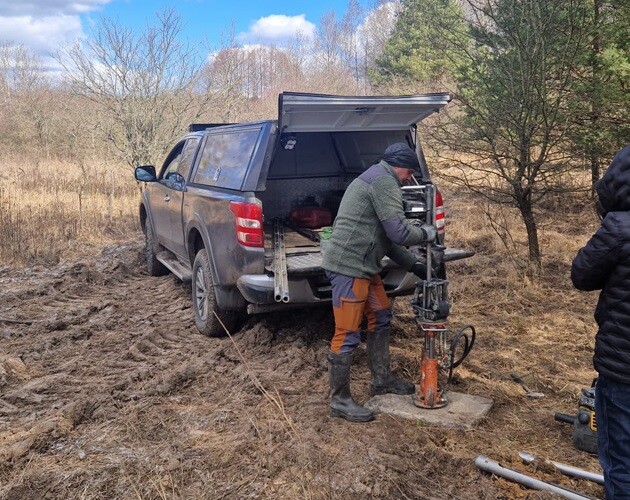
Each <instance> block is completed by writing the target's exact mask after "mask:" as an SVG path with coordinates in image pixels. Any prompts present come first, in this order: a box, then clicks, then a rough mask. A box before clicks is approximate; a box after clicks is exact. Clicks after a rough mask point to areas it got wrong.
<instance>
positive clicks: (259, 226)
mask: <svg viewBox="0 0 630 500" xmlns="http://www.w3.org/2000/svg"><path fill="white" fill-rule="evenodd" d="M230 211H231V212H232V213H233V214H234V219H235V222H236V239H237V240H238V242H239V243H240V244H241V245H243V246H246V247H257V248H263V247H264V246H265V235H264V232H263V214H262V206H261V205H260V203H242V202H237V201H231V202H230Z"/></svg>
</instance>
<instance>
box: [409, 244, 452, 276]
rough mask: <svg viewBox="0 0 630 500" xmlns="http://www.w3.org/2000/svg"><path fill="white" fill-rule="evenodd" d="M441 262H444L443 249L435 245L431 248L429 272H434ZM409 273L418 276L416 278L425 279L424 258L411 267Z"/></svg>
mask: <svg viewBox="0 0 630 500" xmlns="http://www.w3.org/2000/svg"><path fill="white" fill-rule="evenodd" d="M443 262H444V247H443V246H441V245H436V246H434V247H432V248H431V270H432V271H433V272H436V271H437V270H438V269H439V267H440V266H441V265H442V263H443ZM410 272H411V273H413V274H415V275H416V276H418V278H426V276H427V264H426V262H425V261H424V258H423V260H418V261H416V263H415V264H414V265H413V266H412V267H411V270H410Z"/></svg>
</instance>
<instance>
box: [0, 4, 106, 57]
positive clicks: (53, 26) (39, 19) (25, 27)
mask: <svg viewBox="0 0 630 500" xmlns="http://www.w3.org/2000/svg"><path fill="white" fill-rule="evenodd" d="M110 1H111V0H0V43H14V44H21V45H24V46H25V47H27V48H29V49H31V50H33V51H34V52H36V53H37V54H39V55H40V56H41V57H42V58H43V59H45V60H46V62H47V64H54V63H53V62H52V60H51V58H50V54H54V53H55V52H56V51H57V50H58V49H59V48H60V47H61V46H62V45H64V44H67V43H71V42H73V41H75V40H76V39H78V38H81V37H83V29H82V25H81V17H80V15H81V14H85V13H87V12H91V11H94V10H97V9H99V8H100V7H101V6H103V5H105V4H106V3H109V2H110Z"/></svg>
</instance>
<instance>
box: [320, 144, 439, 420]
mask: <svg viewBox="0 0 630 500" xmlns="http://www.w3.org/2000/svg"><path fill="white" fill-rule="evenodd" d="M417 170H420V164H419V162H418V157H417V155H416V153H415V152H414V151H413V150H412V149H411V148H410V147H409V146H408V145H407V144H405V143H402V142H399V143H395V144H392V145H391V146H389V147H388V148H387V149H386V150H385V153H384V154H383V156H382V159H381V161H380V162H379V163H377V164H376V165H372V166H371V167H370V168H369V169H367V170H366V171H365V172H363V173H362V174H361V175H360V176H359V177H357V178H356V179H355V180H354V181H352V183H351V184H350V185H349V186H348V189H347V190H346V192H345V194H344V196H343V199H342V200H341V205H340V207H339V212H338V214H337V217H336V219H335V223H334V226H333V231H332V236H331V238H330V240H329V242H328V246H327V248H326V252H325V253H324V258H323V262H322V267H323V268H324V269H325V270H326V275H327V276H328V279H329V280H330V282H331V284H332V294H333V312H334V316H335V333H334V336H333V339H332V342H331V345H330V353H329V354H328V375H329V379H330V392H331V401H330V408H331V414H332V415H333V416H336V417H341V418H344V419H346V420H349V421H352V422H367V421H369V420H372V419H373V418H374V415H373V413H372V412H371V411H370V410H368V409H367V408H364V407H363V406H361V405H359V404H357V403H356V402H355V401H354V399H353V398H352V394H351V393H350V365H351V364H352V353H353V351H354V349H355V348H356V346H357V345H358V344H359V342H360V340H361V331H360V328H361V326H360V325H361V321H362V318H363V315H365V316H366V318H367V330H368V332H367V337H366V342H367V352H368V364H369V367H370V371H371V373H372V381H371V385H370V388H371V392H372V394H373V395H374V394H385V393H393V394H413V393H414V391H415V387H414V384H413V383H411V382H408V381H405V380H401V379H399V378H397V377H395V376H394V375H393V374H392V372H391V371H390V360H389V342H390V333H391V327H390V322H391V319H392V307H391V303H390V301H389V298H388V297H387V295H386V294H385V289H384V287H383V282H382V280H381V277H380V276H379V272H380V271H381V260H382V259H383V257H384V256H385V255H387V256H388V257H389V258H390V259H392V260H393V261H394V262H396V263H397V264H398V265H400V266H401V267H402V268H404V269H406V270H407V271H409V272H413V273H414V274H416V275H417V276H419V277H424V276H426V267H425V265H424V264H423V263H422V262H419V261H418V259H417V258H416V256H414V255H413V254H412V253H411V252H410V251H409V250H407V249H406V248H405V247H406V246H410V245H418V244H420V243H424V242H431V241H434V240H435V237H436V231H435V228H434V227H433V226H432V225H430V224H424V225H422V226H415V225H412V224H410V222H409V221H408V220H407V219H406V218H405V212H404V209H403V199H402V191H401V189H400V188H401V186H402V185H403V183H405V182H406V181H409V180H411V178H412V176H413V173H414V171H417Z"/></svg>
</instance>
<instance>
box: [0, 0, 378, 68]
mask: <svg viewBox="0 0 630 500" xmlns="http://www.w3.org/2000/svg"><path fill="white" fill-rule="evenodd" d="M359 3H360V4H361V5H362V7H363V8H364V9H366V10H367V9H370V8H373V7H374V6H375V4H376V3H377V2H376V0H359ZM166 7H174V8H175V10H176V12H177V13H179V15H180V16H181V18H182V21H183V23H184V26H185V31H184V33H183V35H184V37H185V38H187V39H188V40H189V41H192V42H195V41H199V42H208V43H209V44H210V47H214V48H219V47H220V45H221V43H222V36H223V40H225V38H226V37H228V36H229V33H230V31H231V29H232V28H231V27H233V31H234V35H236V37H237V40H238V41H239V42H240V43H243V44H247V43H273V42H274V41H279V40H281V39H282V38H287V37H291V36H292V35H294V34H295V33H296V32H297V31H300V32H302V33H305V32H306V34H308V32H312V31H313V30H314V29H315V27H316V26H317V25H318V24H319V21H320V19H321V17H322V16H323V15H325V14H326V13H327V12H329V11H335V12H336V13H337V16H338V17H339V18H340V17H341V16H342V15H343V13H344V12H345V10H346V7H347V0H273V1H265V0H177V1H172V0H171V1H168V0H165V1H162V0H157V1H152V0H0V42H14V43H21V44H24V45H26V46H27V47H29V48H31V49H33V50H34V51H36V52H38V53H39V54H40V55H42V56H44V57H45V56H46V55H47V54H50V53H54V52H55V51H56V50H57V49H58V47H60V46H61V45H63V44H66V43H68V42H71V41H73V40H75V39H77V38H80V37H83V36H85V35H86V33H88V32H89V29H88V27H89V25H90V23H91V22H93V21H94V19H96V18H97V17H98V16H101V15H102V16H107V17H111V18H114V19H117V20H118V22H121V23H123V24H127V25H130V26H134V27H137V29H138V30H142V29H143V27H144V26H146V24H147V23H153V22H154V21H155V15H156V13H157V12H159V11H161V10H162V9H164V8H166Z"/></svg>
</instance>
